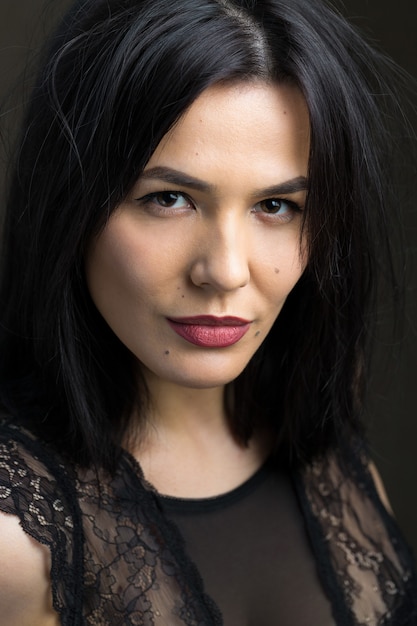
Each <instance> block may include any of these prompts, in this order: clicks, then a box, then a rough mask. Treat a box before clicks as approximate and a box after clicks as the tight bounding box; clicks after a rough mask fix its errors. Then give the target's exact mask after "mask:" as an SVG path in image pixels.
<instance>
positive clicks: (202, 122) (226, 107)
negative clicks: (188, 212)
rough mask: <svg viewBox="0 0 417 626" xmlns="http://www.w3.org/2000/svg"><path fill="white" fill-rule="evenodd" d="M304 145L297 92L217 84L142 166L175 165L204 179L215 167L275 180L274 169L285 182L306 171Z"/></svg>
mask: <svg viewBox="0 0 417 626" xmlns="http://www.w3.org/2000/svg"><path fill="white" fill-rule="evenodd" d="M309 143H310V125H309V115H308V109H307V105H306V102H305V99H304V97H303V95H302V93H301V91H300V90H299V89H298V88H297V87H295V86H292V85H273V84H268V83H238V84H232V85H227V84H221V85H215V86H212V87H210V88H208V89H206V90H205V91H204V92H203V93H202V94H201V95H200V96H199V97H198V98H197V99H196V100H195V101H194V103H193V104H192V105H191V106H190V108H189V109H188V110H187V111H186V112H185V113H184V114H183V115H182V117H181V118H180V119H179V120H178V122H177V123H176V124H175V126H174V127H173V128H172V129H171V130H170V131H169V132H168V133H167V134H166V135H165V136H164V137H163V139H162V140H161V142H160V144H159V145H158V146H157V148H156V150H155V152H154V154H153V155H152V157H151V159H150V161H149V163H148V166H147V167H153V166H155V165H167V166H170V165H174V164H175V167H176V168H177V169H180V170H182V171H186V172H189V173H194V174H195V175H199V176H202V177H203V178H206V177H207V176H208V175H209V173H210V172H211V171H215V170H216V165H218V168H219V169H221V168H223V169H224V167H225V165H226V166H227V169H230V168H232V167H234V168H236V169H237V170H240V171H242V172H243V171H244V172H246V173H247V172H248V170H250V171H253V172H254V173H256V172H261V171H262V172H263V173H264V175H266V176H268V175H269V172H270V173H271V175H274V176H275V177H276V175H277V171H276V170H277V166H278V165H279V170H280V176H282V177H284V178H285V177H287V176H288V177H291V176H293V175H299V174H300V173H301V172H300V171H297V172H294V170H300V169H302V170H306V169H307V163H308V155H309ZM190 170H192V172H191V171H190ZM286 170H288V172H286ZM302 173H303V174H306V171H303V172H302Z"/></svg>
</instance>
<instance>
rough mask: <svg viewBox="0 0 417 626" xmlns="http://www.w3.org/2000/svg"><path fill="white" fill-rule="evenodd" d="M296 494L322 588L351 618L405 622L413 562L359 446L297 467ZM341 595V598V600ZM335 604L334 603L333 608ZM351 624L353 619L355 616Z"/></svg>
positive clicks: (414, 615) (415, 605)
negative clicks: (299, 475) (298, 491)
mask: <svg viewBox="0 0 417 626" xmlns="http://www.w3.org/2000/svg"><path fill="white" fill-rule="evenodd" d="M301 484H302V488H301V494H302V495H301V498H302V501H303V507H304V514H305V518H306V521H307V527H308V529H309V532H310V536H311V540H312V544H313V547H314V551H315V553H316V558H317V560H318V562H319V567H320V569H321V570H322V571H324V572H326V578H325V582H326V586H327V587H328V588H329V589H330V590H331V589H333V590H334V584H333V583H334V581H337V582H338V583H339V602H340V603H342V602H343V605H344V606H345V607H346V606H351V607H355V617H356V619H357V621H358V623H367V622H372V623H378V624H379V623H382V622H381V616H384V617H385V618H386V619H387V620H388V619H392V620H393V621H392V622H391V621H387V623H395V624H404V625H406V624H413V623H415V622H414V621H413V619H414V620H415V619H417V599H416V598H417V577H416V571H415V564H414V560H413V557H412V555H411V552H410V550H409V547H408V546H407V543H406V542H405V540H404V538H403V536H402V533H401V531H400V529H399V528H398V526H397V524H396V521H395V519H394V518H393V517H392V514H390V513H389V512H388V511H389V507H387V504H388V503H387V500H386V496H385V492H384V490H383V487H382V481H381V480H380V478H379V475H378V473H377V472H376V469H375V466H374V465H373V464H372V463H371V462H370V459H369V456H368V454H367V451H366V447H365V446H362V445H356V444H355V445H352V446H351V447H349V448H347V447H345V449H338V450H337V451H331V452H329V453H328V454H327V455H326V456H324V457H322V458H320V459H316V461H314V462H313V463H311V464H310V465H309V466H307V467H306V468H305V469H304V472H303V475H302V481H301ZM342 598H343V600H342ZM338 608H339V607H338ZM355 623H356V622H355Z"/></svg>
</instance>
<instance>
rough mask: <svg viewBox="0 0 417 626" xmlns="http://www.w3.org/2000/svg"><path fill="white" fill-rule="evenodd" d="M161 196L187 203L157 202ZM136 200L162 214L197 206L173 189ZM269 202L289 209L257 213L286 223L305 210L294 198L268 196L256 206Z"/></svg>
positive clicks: (183, 194) (185, 195)
mask: <svg viewBox="0 0 417 626" xmlns="http://www.w3.org/2000/svg"><path fill="white" fill-rule="evenodd" d="M161 196H175V197H176V200H175V202H176V201H178V199H180V198H183V199H184V200H185V201H186V204H185V206H182V207H170V206H163V205H162V204H160V203H159V202H157V199H158V197H159V198H160V197H161ZM136 202H138V203H139V204H141V205H142V206H144V207H150V206H151V205H153V206H152V209H153V211H155V212H157V213H159V214H161V215H166V214H170V213H173V214H175V213H178V212H179V211H181V210H188V209H189V208H194V206H195V205H194V203H193V202H192V201H191V199H190V198H189V197H188V196H187V194H185V193H182V192H179V191H171V190H167V191H156V192H153V193H149V194H147V195H146V196H143V197H142V198H138V199H137V200H136ZM268 202H271V203H272V202H276V203H279V204H286V205H287V206H288V207H289V211H288V212H286V213H285V214H284V215H279V214H278V211H280V210H281V206H280V207H278V211H276V212H268V211H262V210H261V211H255V212H256V213H258V212H259V213H261V214H262V215H264V216H266V219H270V220H271V221H272V220H275V221H277V219H278V220H279V221H281V222H284V223H285V222H289V221H291V219H292V217H293V215H294V213H300V212H301V211H302V210H303V209H302V207H301V206H300V205H299V204H298V203H297V202H294V201H293V200H287V199H285V198H266V199H265V200H261V201H260V202H257V204H256V205H255V207H257V206H261V205H265V204H266V203H268ZM268 216H270V217H268Z"/></svg>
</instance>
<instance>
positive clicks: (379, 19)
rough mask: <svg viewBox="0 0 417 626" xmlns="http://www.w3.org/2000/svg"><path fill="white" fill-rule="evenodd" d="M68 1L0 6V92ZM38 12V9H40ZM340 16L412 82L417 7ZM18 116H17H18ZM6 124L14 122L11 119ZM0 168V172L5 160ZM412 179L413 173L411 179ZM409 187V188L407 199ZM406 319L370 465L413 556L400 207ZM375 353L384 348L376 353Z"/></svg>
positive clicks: (410, 218)
mask: <svg viewBox="0 0 417 626" xmlns="http://www.w3.org/2000/svg"><path fill="white" fill-rule="evenodd" d="M69 4H70V1H69V0H49V1H45V0H17V1H16V0H1V5H0V93H1V94H4V93H6V92H7V91H8V90H10V87H11V85H12V84H14V83H15V82H16V79H17V76H18V74H20V73H21V71H22V67H23V66H24V64H25V62H26V61H27V60H28V59H30V58H32V57H33V54H34V51H36V49H37V44H38V42H39V41H41V40H42V38H43V36H44V32H45V31H47V29H48V25H49V24H50V23H52V22H53V21H54V20H55V19H56V16H57V15H59V13H60V10H61V9H62V7H65V6H68V5H69ZM45 7H46V8H45ZM343 12H344V13H345V15H347V16H348V17H350V18H352V19H353V21H354V22H355V23H356V24H357V25H359V26H360V27H361V28H363V29H365V30H366V31H367V32H368V34H370V35H371V36H372V37H373V38H374V39H375V40H376V41H377V42H378V43H379V44H380V45H381V46H382V47H383V48H384V49H385V50H387V52H388V53H389V54H390V55H392V56H393V57H394V59H395V60H396V61H397V62H398V63H399V64H401V65H402V66H403V67H404V68H406V69H407V70H408V71H409V72H410V73H411V74H413V75H414V76H416V77H417V34H416V33H417V2H416V1H415V0H397V1H396V2H395V3H393V2H392V0H345V3H344V8H343ZM18 113H19V111H18ZM11 119H14V118H11ZM2 159H3V160H2V162H1V163H0V166H1V167H2V169H3V171H4V168H5V162H4V161H5V159H4V156H3V157H2ZM415 178H416V180H417V173H416V177H415ZM416 192H417V189H414V192H413V198H415V197H416ZM406 234H407V246H408V266H409V279H408V285H409V287H408V309H407V311H408V318H409V322H410V323H409V324H408V325H407V328H406V331H405V339H404V341H403V346H402V356H401V358H400V359H399V360H396V361H395V362H394V361H393V362H392V363H389V366H388V370H387V371H385V373H384V372H382V373H381V374H380V375H379V376H377V377H376V380H375V382H374V383H373V387H372V400H371V404H370V410H369V413H370V420H371V424H372V441H373V446H374V453H375V459H376V462H377V464H378V466H379V468H380V471H381V473H382V475H383V478H384V480H385V484H386V487H387V490H388V493H389V497H390V499H391V502H392V505H393V508H394V511H395V513H396V515H397V518H398V519H399V521H400V524H401V526H402V527H403V529H404V532H405V534H406V535H407V537H408V539H409V541H410V542H411V543H412V545H413V547H414V549H415V552H416V553H417V502H416V500H417V488H416V483H417V269H416V268H417V258H416V257H417V253H416V249H417V215H416V209H415V208H414V201H413V202H411V203H410V206H408V207H406ZM380 352H381V355H382V354H383V353H384V349H383V348H380Z"/></svg>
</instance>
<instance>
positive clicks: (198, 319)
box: [168, 315, 250, 326]
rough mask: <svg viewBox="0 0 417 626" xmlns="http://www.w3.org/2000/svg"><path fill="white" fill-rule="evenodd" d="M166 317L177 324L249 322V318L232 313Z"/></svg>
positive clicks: (235, 324) (233, 323)
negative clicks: (221, 315)
mask: <svg viewBox="0 0 417 626" xmlns="http://www.w3.org/2000/svg"><path fill="white" fill-rule="evenodd" d="M168 319H169V320H170V321H171V322H177V323H178V324H195V325H200V326H244V325H245V324H250V321H249V320H245V319H243V318H242V317H234V316H232V315H225V316H223V317H216V316H215V315H194V316H192V317H170V318H168Z"/></svg>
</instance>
